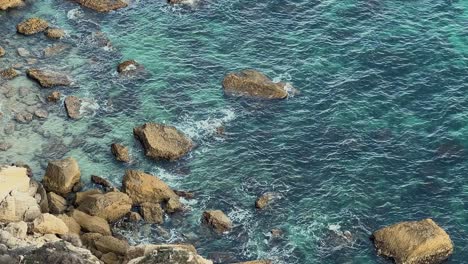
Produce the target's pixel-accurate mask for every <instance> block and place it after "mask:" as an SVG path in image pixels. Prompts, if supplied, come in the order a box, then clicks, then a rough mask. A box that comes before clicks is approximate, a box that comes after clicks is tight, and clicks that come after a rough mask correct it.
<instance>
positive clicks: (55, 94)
mask: <svg viewBox="0 0 468 264" xmlns="http://www.w3.org/2000/svg"><path fill="white" fill-rule="evenodd" d="M60 96H61V94H60V92H59V91H53V92H51V93H50V94H49V95H48V96H47V101H49V102H54V103H56V102H58V101H59V100H60Z"/></svg>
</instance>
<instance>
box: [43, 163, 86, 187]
mask: <svg viewBox="0 0 468 264" xmlns="http://www.w3.org/2000/svg"><path fill="white" fill-rule="evenodd" d="M80 176H81V173H80V168H79V167H78V163H77V162H76V160H75V159H73V158H70V157H69V158H66V159H63V160H54V161H50V162H49V165H48V166H47V169H46V173H45V175H44V179H43V180H42V182H43V184H44V187H45V188H46V189H47V190H48V191H51V192H55V193H57V194H60V195H66V194H68V193H69V192H71V191H72V188H73V186H74V185H75V184H77V183H78V182H79V181H80Z"/></svg>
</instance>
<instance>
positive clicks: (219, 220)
mask: <svg viewBox="0 0 468 264" xmlns="http://www.w3.org/2000/svg"><path fill="white" fill-rule="evenodd" d="M202 222H203V223H204V224H206V225H208V226H210V227H211V228H213V229H214V230H215V231H217V232H220V233H223V232H226V231H229V230H230V229H231V228H232V222H231V220H230V219H229V218H228V217H227V216H226V215H225V214H224V213H223V212H222V211H221V210H209V211H205V212H203V216H202Z"/></svg>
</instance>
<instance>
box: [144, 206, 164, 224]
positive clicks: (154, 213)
mask: <svg viewBox="0 0 468 264" xmlns="http://www.w3.org/2000/svg"><path fill="white" fill-rule="evenodd" d="M140 214H141V215H142V216H143V219H144V220H145V221H146V222H148V223H155V224H162V223H163V222H164V211H163V210H162V208H161V205H159V204H156V203H142V204H141V205H140Z"/></svg>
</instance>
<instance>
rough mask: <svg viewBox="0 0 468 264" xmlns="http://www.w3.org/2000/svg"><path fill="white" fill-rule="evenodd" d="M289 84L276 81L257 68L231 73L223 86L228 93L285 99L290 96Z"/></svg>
mask: <svg viewBox="0 0 468 264" xmlns="http://www.w3.org/2000/svg"><path fill="white" fill-rule="evenodd" d="M286 86H287V84H286V83H283V82H278V83H275V82H273V81H272V80H271V79H270V78H268V77H267V76H266V75H265V74H263V73H261V72H259V71H256V70H250V69H248V70H243V71H241V72H233V73H229V74H227V75H226V76H225V77H224V80H223V88H224V92H225V93H227V94H233V95H238V96H249V97H256V98H262V99H284V98H286V97H288V92H287V89H286Z"/></svg>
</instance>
